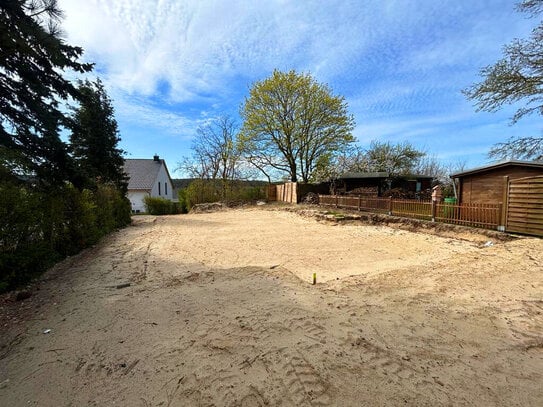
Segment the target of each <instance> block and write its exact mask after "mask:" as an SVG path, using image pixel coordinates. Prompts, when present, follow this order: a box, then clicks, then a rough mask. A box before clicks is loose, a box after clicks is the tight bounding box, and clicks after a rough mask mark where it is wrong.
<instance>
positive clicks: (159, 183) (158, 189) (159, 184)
mask: <svg viewBox="0 0 543 407" xmlns="http://www.w3.org/2000/svg"><path fill="white" fill-rule="evenodd" d="M158 194H159V195H160V182H159V183H158Z"/></svg>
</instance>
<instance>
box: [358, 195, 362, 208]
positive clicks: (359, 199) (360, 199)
mask: <svg viewBox="0 0 543 407" xmlns="http://www.w3.org/2000/svg"><path fill="white" fill-rule="evenodd" d="M360 201H362V198H360V195H358V212H360Z"/></svg>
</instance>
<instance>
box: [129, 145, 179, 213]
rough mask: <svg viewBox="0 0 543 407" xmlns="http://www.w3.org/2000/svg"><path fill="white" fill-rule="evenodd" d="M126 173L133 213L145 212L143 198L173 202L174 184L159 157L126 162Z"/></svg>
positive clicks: (164, 163)
mask: <svg viewBox="0 0 543 407" xmlns="http://www.w3.org/2000/svg"><path fill="white" fill-rule="evenodd" d="M124 172H125V173H126V175H127V176H128V179H129V180H128V199H129V200H130V203H131V204H132V212H133V213H139V212H145V205H144V203H143V198H145V197H146V196H152V197H160V198H164V199H169V200H170V201H173V200H174V199H175V198H176V197H174V191H173V182H172V178H171V177H170V173H169V172H168V167H166V162H165V161H164V160H163V159H161V158H160V157H159V156H158V155H155V156H154V157H153V158H152V159H139V158H137V159H127V160H124Z"/></svg>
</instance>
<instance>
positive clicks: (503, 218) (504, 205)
mask: <svg viewBox="0 0 543 407" xmlns="http://www.w3.org/2000/svg"><path fill="white" fill-rule="evenodd" d="M508 206H509V176H507V175H506V176H504V177H503V197H502V202H501V207H500V215H499V216H500V221H499V222H498V230H499V231H500V232H505V230H506V229H507V212H508V210H509V207H508Z"/></svg>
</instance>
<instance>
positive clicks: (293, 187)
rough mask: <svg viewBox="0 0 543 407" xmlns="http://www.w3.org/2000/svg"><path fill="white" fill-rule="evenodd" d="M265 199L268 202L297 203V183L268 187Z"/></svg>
mask: <svg viewBox="0 0 543 407" xmlns="http://www.w3.org/2000/svg"><path fill="white" fill-rule="evenodd" d="M267 198H268V200H269V201H279V202H287V203H298V183H297V182H286V183H284V184H274V185H269V186H268V192H267Z"/></svg>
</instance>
